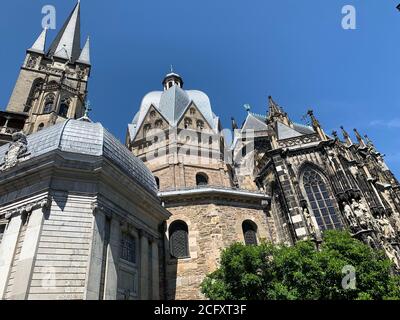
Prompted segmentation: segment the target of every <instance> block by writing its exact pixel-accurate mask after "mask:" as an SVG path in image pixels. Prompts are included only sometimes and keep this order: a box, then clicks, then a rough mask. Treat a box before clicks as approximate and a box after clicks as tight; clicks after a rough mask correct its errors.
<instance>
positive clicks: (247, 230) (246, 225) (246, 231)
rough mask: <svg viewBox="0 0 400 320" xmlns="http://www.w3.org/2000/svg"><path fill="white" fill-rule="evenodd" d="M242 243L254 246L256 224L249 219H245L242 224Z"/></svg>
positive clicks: (255, 242) (255, 243)
mask: <svg viewBox="0 0 400 320" xmlns="http://www.w3.org/2000/svg"><path fill="white" fill-rule="evenodd" d="M242 230H243V237H244V243H245V244H246V246H253V245H254V246H256V245H257V244H258V241H257V225H256V224H255V223H254V222H253V221H250V220H246V221H244V222H243V224H242Z"/></svg>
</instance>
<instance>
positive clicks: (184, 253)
mask: <svg viewBox="0 0 400 320" xmlns="http://www.w3.org/2000/svg"><path fill="white" fill-rule="evenodd" d="M188 235H189V230H188V226H187V224H186V223H185V222H183V221H174V222H172V223H171V225H170V227H169V241H170V251H171V255H172V256H173V257H175V258H177V259H181V258H188V257H189V237H188Z"/></svg>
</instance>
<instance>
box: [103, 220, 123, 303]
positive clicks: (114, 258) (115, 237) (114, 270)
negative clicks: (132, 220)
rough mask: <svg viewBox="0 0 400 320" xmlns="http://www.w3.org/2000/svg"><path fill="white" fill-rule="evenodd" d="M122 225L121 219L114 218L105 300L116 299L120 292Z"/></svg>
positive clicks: (111, 230)
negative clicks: (119, 270)
mask: <svg viewBox="0 0 400 320" xmlns="http://www.w3.org/2000/svg"><path fill="white" fill-rule="evenodd" d="M120 241H121V226H120V222H119V220H117V219H115V218H113V219H112V220H111V228H110V245H109V246H108V254H107V268H106V270H107V273H106V282H105V297H104V299H105V300H116V299H117V293H118V268H119V255H120Z"/></svg>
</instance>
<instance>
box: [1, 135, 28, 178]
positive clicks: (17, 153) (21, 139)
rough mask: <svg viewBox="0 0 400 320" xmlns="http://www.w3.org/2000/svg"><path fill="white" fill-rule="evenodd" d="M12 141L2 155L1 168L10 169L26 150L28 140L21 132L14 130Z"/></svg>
mask: <svg viewBox="0 0 400 320" xmlns="http://www.w3.org/2000/svg"><path fill="white" fill-rule="evenodd" d="M12 140H13V142H12V143H11V144H10V147H9V149H8V151H7V152H6V155H5V157H4V164H3V167H2V170H7V169H10V168H12V167H14V166H16V165H17V164H18V161H19V158H20V157H21V156H22V155H24V154H25V153H26V152H27V151H28V142H27V140H26V136H25V135H24V134H23V133H22V132H16V133H14V134H13V135H12Z"/></svg>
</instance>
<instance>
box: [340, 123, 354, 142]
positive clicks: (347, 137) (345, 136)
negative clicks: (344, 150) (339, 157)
mask: <svg viewBox="0 0 400 320" xmlns="http://www.w3.org/2000/svg"><path fill="white" fill-rule="evenodd" d="M340 129H342V134H343V138H344V140H345V141H346V143H347V145H348V146H351V145H352V144H353V141H351V138H350V135H349V134H348V133H347V131H346V130H345V129H344V127H343V126H341V127H340Z"/></svg>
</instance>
